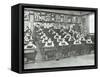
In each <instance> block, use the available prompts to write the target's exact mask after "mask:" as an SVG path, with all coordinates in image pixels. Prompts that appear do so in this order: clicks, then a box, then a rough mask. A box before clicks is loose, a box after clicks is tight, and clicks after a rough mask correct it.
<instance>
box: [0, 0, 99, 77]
mask: <svg viewBox="0 0 100 77" xmlns="http://www.w3.org/2000/svg"><path fill="white" fill-rule="evenodd" d="M17 3H32V4H48V5H63V6H78V7H96V8H98V9H99V12H100V0H1V1H0V36H1V37H0V52H1V53H0V77H100V68H99V69H92V70H78V71H61V72H45V73H31V74H30V73H29V74H17V73H14V72H12V71H10V65H11V64H10V62H11V6H12V5H15V4H17ZM98 14H99V16H100V13H98ZM99 24H100V23H99ZM98 28H99V29H100V26H99V27H98ZM99 39H100V35H99ZM98 43H100V40H99V41H98ZM99 45H100V44H99ZM98 49H99V50H100V47H99V48H98ZM99 59H100V53H99ZM99 65H100V61H99ZM99 67H100V66H99Z"/></svg>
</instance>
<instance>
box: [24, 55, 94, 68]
mask: <svg viewBox="0 0 100 77" xmlns="http://www.w3.org/2000/svg"><path fill="white" fill-rule="evenodd" d="M85 65H94V54H88V55H82V56H73V57H69V58H65V59H60V60H59V61H56V60H52V61H44V62H36V63H29V64H25V65H24V69H36V68H52V67H70V66H85Z"/></svg>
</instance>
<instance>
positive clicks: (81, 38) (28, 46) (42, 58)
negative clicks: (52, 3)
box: [24, 8, 95, 69]
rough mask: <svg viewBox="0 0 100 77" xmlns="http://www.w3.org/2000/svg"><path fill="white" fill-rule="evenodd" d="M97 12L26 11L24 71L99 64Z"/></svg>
mask: <svg viewBox="0 0 100 77" xmlns="http://www.w3.org/2000/svg"><path fill="white" fill-rule="evenodd" d="M94 53H95V13H94V12H92V11H77V10H58V9H42V8H41V9H39V8H24V69H40V68H56V67H73V66H89V65H95V55H94Z"/></svg>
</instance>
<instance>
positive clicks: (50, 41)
mask: <svg viewBox="0 0 100 77" xmlns="http://www.w3.org/2000/svg"><path fill="white" fill-rule="evenodd" d="M44 47H54V43H53V41H52V40H51V39H50V38H49V39H48V41H46V42H45V45H44Z"/></svg>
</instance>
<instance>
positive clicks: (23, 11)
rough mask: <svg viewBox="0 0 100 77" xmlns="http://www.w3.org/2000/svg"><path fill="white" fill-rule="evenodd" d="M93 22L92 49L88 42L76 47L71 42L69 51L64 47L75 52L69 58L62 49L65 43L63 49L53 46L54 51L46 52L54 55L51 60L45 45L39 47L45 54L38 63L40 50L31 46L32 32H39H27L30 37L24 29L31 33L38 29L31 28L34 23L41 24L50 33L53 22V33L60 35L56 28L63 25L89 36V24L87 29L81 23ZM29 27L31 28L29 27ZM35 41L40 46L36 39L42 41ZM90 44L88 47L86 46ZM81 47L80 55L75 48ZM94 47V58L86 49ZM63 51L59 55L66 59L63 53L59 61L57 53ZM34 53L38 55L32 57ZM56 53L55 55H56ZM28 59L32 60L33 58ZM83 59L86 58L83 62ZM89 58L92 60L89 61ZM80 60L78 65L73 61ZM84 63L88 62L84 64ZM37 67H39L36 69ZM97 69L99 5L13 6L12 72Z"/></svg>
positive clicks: (51, 49)
mask: <svg viewBox="0 0 100 77" xmlns="http://www.w3.org/2000/svg"><path fill="white" fill-rule="evenodd" d="M90 14H93V15H94V18H93V20H92V18H90V20H89V19H88V18H87V17H88V15H90ZM85 15H86V16H85ZM88 20H89V21H88ZM91 21H92V22H93V23H92V25H94V27H93V32H94V33H93V38H94V41H93V42H94V43H93V45H91V46H92V48H90V44H89V45H87V44H86V45H83V44H82V45H77V46H73V45H72V44H71V45H70V46H69V45H68V46H67V48H68V49H69V50H67V49H65V50H67V51H69V52H72V53H69V57H68V53H67V57H65V55H64V54H66V53H65V52H63V51H65V50H64V49H63V48H64V46H63V48H62V47H61V48H60V46H59V47H57V46H54V47H53V48H49V50H50V51H51V52H50V53H49V52H48V53H47V54H49V56H50V55H51V56H52V57H51V59H49V58H48V56H47V58H46V53H45V54H44V52H45V50H46V49H45V48H44V50H43V51H42V50H41V49H40V50H39V51H41V52H43V53H42V60H39V59H38V60H39V61H40V62H39V63H38V60H36V58H35V57H36V54H37V52H36V53H35V50H34V53H33V49H32V46H33V41H32V40H34V39H33V37H34V36H33V35H35V36H38V35H37V34H32V38H31V37H30V36H31V35H30V34H27V37H26V36H25V31H26V33H27V31H28V32H29V33H31V32H30V31H34V30H35V29H33V27H30V26H31V25H32V26H34V25H38V28H39V30H40V29H42V28H40V27H39V25H40V26H41V27H43V29H42V30H44V29H48V32H49V30H50V29H51V26H52V25H53V26H55V27H54V28H53V29H51V30H53V31H54V32H53V33H54V34H55V33H56V34H57V32H56V31H55V30H56V29H59V31H61V28H62V27H61V26H62V25H64V26H63V28H64V29H65V28H66V29H71V31H74V33H75V32H76V33H79V34H80V35H81V34H84V37H85V34H86V36H87V35H89V34H90V33H89V32H88V30H87V26H86V28H84V27H83V26H80V25H84V26H85V25H87V24H88V23H89V22H90V23H89V24H91ZM37 22H38V23H37ZM78 24H80V25H79V26H78ZM25 25H26V26H25ZM44 25H46V26H44ZM66 25H67V26H66ZM75 25H77V26H75ZM27 26H28V27H27ZM53 26H52V27H53ZM70 26H74V27H75V28H74V27H72V28H71V27H70ZM79 27H80V28H79ZM90 27H91V26H90ZM27 28H28V29H30V30H28V29H27ZM54 29H55V30H54ZM72 29H74V30H72ZM85 29H86V30H85ZM82 30H83V31H82ZM89 30H92V29H90V28H89ZM59 31H58V32H59ZM69 31H70V30H69ZM69 31H68V32H69ZM68 32H67V33H68ZM33 33H34V32H33ZM42 33H45V34H46V33H47V32H44V31H42V32H41V33H40V35H41V34H42ZM53 33H52V34H53ZM65 33H66V31H65ZM47 34H48V33H47ZM69 34H70V33H69ZM49 35H50V34H49ZM61 35H62V34H61ZM70 35H71V34H70ZM28 36H29V38H30V39H31V41H32V43H31V42H29V39H28ZM52 36H53V35H51V36H50V37H52ZM89 36H91V37H92V35H89ZM61 37H62V36H61ZM41 38H42V37H41ZM53 39H54V38H53ZM75 39H76V38H75ZM27 40H28V41H27ZM34 41H35V44H36V45H37V42H39V41H40V40H37V38H35V40H34ZM36 41H37V42H36ZM56 41H57V40H56ZM58 41H59V40H58ZM85 42H86V41H85ZM29 43H30V44H29ZM28 44H29V45H28ZM31 44H32V45H31ZM54 44H55V43H54ZM91 44H92V43H91ZM38 45H40V43H38ZM28 46H29V49H28ZM87 46H88V47H89V48H84V47H87ZM25 47H26V48H25ZM39 47H40V46H39ZM82 47H83V49H87V50H84V53H83V51H82V50H83V49H82ZM79 48H80V51H81V52H82V53H80V54H79V50H76V49H79ZM31 49H32V50H31ZM42 49H43V47H42ZM72 49H73V50H74V51H73V50H72ZM91 49H93V52H90V53H92V57H91V54H90V55H89V56H87V51H88V50H91ZM28 50H29V51H28ZM47 50H48V49H47ZM60 50H61V53H60V54H61V55H62V56H64V57H65V58H64V57H63V58H62V56H61V58H59V59H60V61H59V59H58V57H57V55H58V56H60V55H59V54H58V52H59V51H60ZM75 50H76V51H77V52H78V57H77V56H76V53H77V52H76V51H75ZM27 51H28V52H30V53H31V51H32V53H31V54H28V53H27ZM36 51H38V50H36ZM52 51H53V52H52ZM57 51H58V52H57ZM54 52H55V53H54ZM62 52H63V54H62ZM34 54H35V56H34V57H33V55H34ZM55 54H57V55H55ZM53 55H54V56H56V57H54V56H53ZM84 55H85V57H84ZM70 56H72V57H70ZM81 56H82V57H81ZM44 57H45V58H44ZM53 57H54V58H53ZM28 58H29V59H30V61H29V59H28ZM52 58H53V59H52ZM75 58H76V59H75ZM81 58H82V60H83V61H81V62H80V60H81ZM84 58H85V59H84ZM88 58H89V59H90V60H87V59H88ZM33 59H34V60H33ZM40 59H41V58H40ZM54 59H56V60H57V61H55V60H54ZM74 59H75V60H74ZM31 60H32V61H31ZM62 60H63V61H62ZM71 60H72V62H71ZM34 61H36V64H35V65H34V63H35V62H34ZM78 61H79V62H78ZM88 61H89V62H90V64H88V63H89V62H88ZM64 62H65V63H64ZM77 62H78V63H79V64H78V65H77V64H76V65H74V63H77ZM84 62H86V64H84ZM30 63H33V64H32V65H31V64H30ZM57 63H58V65H57ZM66 63H67V64H68V63H69V65H68V66H67V65H66ZM81 63H82V64H83V65H82V64H81ZM91 63H93V64H91ZM28 64H29V65H28ZM46 64H48V65H46ZM64 64H65V65H64ZM56 66H57V67H56ZM35 67H37V68H35ZM41 67H42V68H41ZM97 68H98V9H97V8H88V7H72V6H70V7H69V6H56V5H39V4H16V5H14V6H12V7H11V70H12V71H15V72H17V73H34V72H51V71H67V70H83V69H97Z"/></svg>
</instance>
